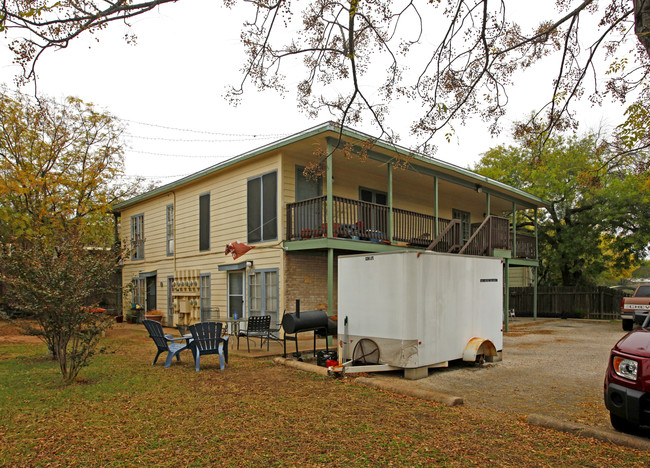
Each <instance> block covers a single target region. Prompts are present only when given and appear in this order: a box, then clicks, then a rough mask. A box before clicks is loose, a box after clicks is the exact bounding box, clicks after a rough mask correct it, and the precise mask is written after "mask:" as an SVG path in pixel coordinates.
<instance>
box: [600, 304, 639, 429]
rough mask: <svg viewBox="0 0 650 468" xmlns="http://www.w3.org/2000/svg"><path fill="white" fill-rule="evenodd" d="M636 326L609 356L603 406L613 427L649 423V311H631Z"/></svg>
mask: <svg viewBox="0 0 650 468" xmlns="http://www.w3.org/2000/svg"><path fill="white" fill-rule="evenodd" d="M634 322H635V323H638V324H640V325H641V326H640V327H639V328H636V329H634V330H632V331H631V332H630V333H628V334H627V335H625V336H624V337H623V338H621V339H620V340H619V341H618V343H616V344H615V345H614V347H613V348H612V351H611V352H610V355H609V364H608V365H607V374H606V375H605V406H606V407H607V409H608V410H609V416H610V420H611V422H612V426H614V429H617V430H619V431H623V432H630V431H634V430H636V429H637V428H638V426H641V425H643V426H650V314H648V313H639V312H636V313H635V314H634Z"/></svg>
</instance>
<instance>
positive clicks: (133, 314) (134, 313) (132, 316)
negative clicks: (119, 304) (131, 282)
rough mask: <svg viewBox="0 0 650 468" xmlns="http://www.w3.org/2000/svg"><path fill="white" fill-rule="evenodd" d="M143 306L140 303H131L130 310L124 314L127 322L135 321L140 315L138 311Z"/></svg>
mask: <svg viewBox="0 0 650 468" xmlns="http://www.w3.org/2000/svg"><path fill="white" fill-rule="evenodd" d="M142 309H143V307H142V306H141V305H140V304H133V305H132V307H131V310H129V311H128V312H127V314H126V321H127V323H137V321H138V318H139V317H140V311H141V310H142Z"/></svg>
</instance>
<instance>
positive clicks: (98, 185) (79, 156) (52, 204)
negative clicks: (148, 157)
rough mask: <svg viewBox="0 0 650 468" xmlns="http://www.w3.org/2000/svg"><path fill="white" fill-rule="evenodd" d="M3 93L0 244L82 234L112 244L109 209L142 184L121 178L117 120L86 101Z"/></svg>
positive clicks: (92, 241)
mask: <svg viewBox="0 0 650 468" xmlns="http://www.w3.org/2000/svg"><path fill="white" fill-rule="evenodd" d="M1 91H3V92H0V241H2V240H3V239H4V240H5V241H12V242H16V241H18V240H29V239H30V238H32V237H34V236H50V237H52V238H59V237H65V236H64V235H65V234H70V235H75V236H76V235H77V234H78V235H80V236H82V237H83V238H84V239H85V241H86V243H87V244H89V245H95V246H109V245H111V244H112V242H113V238H114V236H113V219H112V216H111V215H110V206H111V204H112V203H115V202H116V201H118V200H120V199H123V198H126V197H130V196H133V195H135V194H136V193H137V191H138V190H139V184H137V183H135V184H130V185H125V184H120V183H118V182H119V177H120V176H121V175H122V174H123V173H124V161H123V149H122V142H121V135H122V132H123V129H122V126H121V124H120V122H119V121H118V120H117V119H115V117H113V116H111V115H110V114H106V113H102V112H98V111H97V110H95V109H94V108H93V106H92V105H90V104H85V103H84V102H82V101H81V100H79V99H76V98H68V99H67V100H66V102H65V103H64V104H57V103H56V102H55V101H53V100H51V99H47V98H41V99H39V100H37V101H36V100H34V99H33V98H30V97H28V96H25V95H22V94H19V93H9V92H7V91H6V90H1Z"/></svg>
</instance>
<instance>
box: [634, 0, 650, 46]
mask: <svg viewBox="0 0 650 468" xmlns="http://www.w3.org/2000/svg"><path fill="white" fill-rule="evenodd" d="M634 32H635V34H636V37H638V38H639V42H641V44H642V45H643V47H645V50H646V52H647V53H648V56H650V0H634Z"/></svg>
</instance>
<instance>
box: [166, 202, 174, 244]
mask: <svg viewBox="0 0 650 468" xmlns="http://www.w3.org/2000/svg"><path fill="white" fill-rule="evenodd" d="M165 226H166V229H167V231H166V236H165V240H166V242H165V243H166V245H167V255H168V256H171V255H174V205H167V210H166V216H165Z"/></svg>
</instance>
